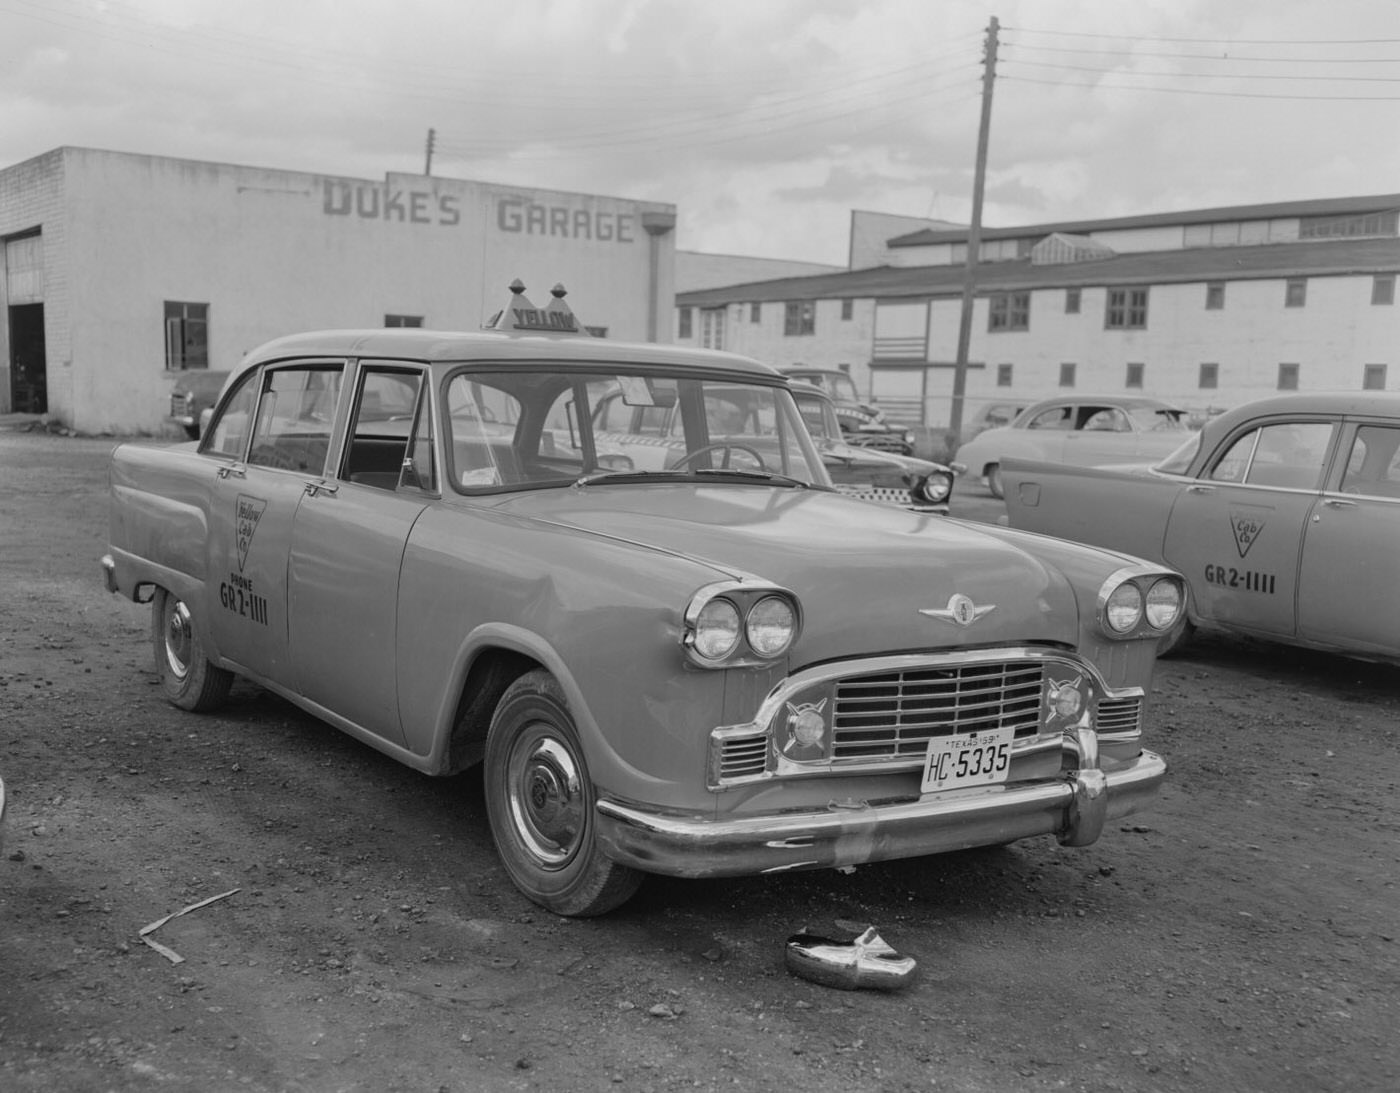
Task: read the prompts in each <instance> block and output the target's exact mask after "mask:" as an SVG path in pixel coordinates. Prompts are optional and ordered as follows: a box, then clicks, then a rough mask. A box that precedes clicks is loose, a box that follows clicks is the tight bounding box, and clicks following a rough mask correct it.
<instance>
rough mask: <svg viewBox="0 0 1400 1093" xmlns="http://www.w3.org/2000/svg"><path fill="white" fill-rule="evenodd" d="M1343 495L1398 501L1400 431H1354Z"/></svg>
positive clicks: (1370, 427) (1375, 427) (1365, 427)
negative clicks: (1389, 498)
mask: <svg viewBox="0 0 1400 1093" xmlns="http://www.w3.org/2000/svg"><path fill="white" fill-rule="evenodd" d="M1342 492H1343V493H1354V494H1360V495H1361V496H1363V497H1392V498H1397V499H1400V428H1393V427H1388V426H1384V425H1363V426H1361V428H1359V429H1357V430H1356V440H1355V442H1354V443H1353V444H1352V448H1351V456H1350V458H1349V459H1348V460H1347V470H1346V474H1345V475H1344V476H1343V478H1342Z"/></svg>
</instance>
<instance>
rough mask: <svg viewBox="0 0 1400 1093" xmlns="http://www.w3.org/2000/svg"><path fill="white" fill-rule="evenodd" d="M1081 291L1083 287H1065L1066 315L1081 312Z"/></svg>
mask: <svg viewBox="0 0 1400 1093" xmlns="http://www.w3.org/2000/svg"><path fill="white" fill-rule="evenodd" d="M1081 291H1082V290H1081V289H1077V288H1067V289H1065V314H1066V315H1078V314H1079V293H1080V292H1081Z"/></svg>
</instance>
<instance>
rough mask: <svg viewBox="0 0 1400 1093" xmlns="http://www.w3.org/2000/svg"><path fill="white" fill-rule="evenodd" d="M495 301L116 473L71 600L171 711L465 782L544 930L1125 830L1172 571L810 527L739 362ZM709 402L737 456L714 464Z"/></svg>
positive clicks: (252, 372) (125, 462)
mask: <svg viewBox="0 0 1400 1093" xmlns="http://www.w3.org/2000/svg"><path fill="white" fill-rule="evenodd" d="M512 289H513V293H514V295H513V297H512V299H511V301H510V303H508V304H507V306H506V307H504V308H503V309H502V310H501V312H500V313H498V315H497V317H496V319H495V320H494V322H493V324H492V326H491V329H489V330H487V331H479V332H476V333H461V334H458V333H448V332H442V331H423V330H415V329H393V330H376V331H339V332H337V331H331V332H322V333H315V334H305V335H297V336H292V337H289V338H284V339H281V340H278V341H275V342H271V343H269V344H268V345H266V346H264V347H262V348H261V349H258V350H256V351H254V352H253V353H252V354H251V355H250V356H249V357H248V358H247V359H246V360H245V361H244V362H243V363H242V364H241V365H240V367H239V369H238V370H237V371H236V372H235V373H234V375H233V377H232V379H231V381H230V383H229V386H228V388H227V389H226V390H225V392H224V393H223V395H222V396H221V397H220V402H219V405H218V406H217V407H216V408H215V411H214V414H213V417H212V419H211V422H210V427H209V429H208V431H207V433H206V435H205V436H204V438H203V439H202V440H201V442H200V444H199V446H198V447H197V448H193V447H190V446H188V445H164V446H161V445H149V444H140V443H128V444H124V445H121V446H119V447H118V448H117V449H116V450H115V451H114V452H113V455H112V464H111V480H112V499H111V545H110V551H109V553H108V554H107V555H106V556H104V558H103V559H102V567H103V571H104V574H105V578H106V582H107V587H108V588H109V589H110V590H112V591H114V592H117V593H119V594H121V595H122V596H125V597H128V598H132V599H135V600H137V601H140V602H147V601H148V602H150V604H151V613H152V645H153V652H154V657H155V666H156V674H157V678H158V681H159V685H160V688H161V691H162V693H163V695H164V696H165V697H166V698H167V699H168V700H169V701H170V702H172V703H174V704H175V705H177V706H179V707H181V708H184V709H187V710H193V711H200V710H209V709H213V708H215V707H217V706H218V705H219V703H220V702H221V701H223V699H224V698H225V697H226V696H227V694H228V691H229V687H230V684H231V682H232V680H233V679H234V677H235V675H238V676H242V677H245V678H247V679H249V680H252V681H254V682H256V683H258V684H260V685H261V686H263V687H265V688H267V689H268V690H270V691H272V692H274V693H276V694H278V695H281V696H283V697H284V698H286V699H287V700H289V701H290V702H292V703H294V704H296V705H298V706H300V707H301V708H303V709H305V710H307V711H308V712H310V713H313V714H315V715H316V716H318V717H321V718H324V719H325V720H327V721H329V722H330V723H331V724H332V725H334V726H335V727H336V728H339V729H341V730H343V731H345V732H347V733H349V734H351V735H352V736H354V737H355V738H357V739H359V740H361V741H363V742H364V743H366V744H368V745H370V746H371V747H374V748H378V749H379V750H381V751H383V752H384V753H386V754H388V755H390V756H392V757H393V758H395V759H396V760H398V761H400V762H402V763H405V764H407V765H408V766H410V767H412V768H415V769H417V770H419V771H422V772H424V773H426V774H433V775H446V774H453V773H456V772H459V771H462V770H465V769H467V768H469V767H472V766H474V765H476V764H481V765H482V767H483V775H484V787H485V788H484V795H485V803H486V813H487V817H488V820H489V824H490V828H491V832H492V835H493V837H494V840H495V843H496V847H497V849H498V851H499V853H500V856H501V860H502V862H503V863H504V866H505V869H506V871H507V872H508V874H509V875H510V877H511V878H512V880H513V881H514V882H515V884H516V885H517V886H518V887H519V889H520V891H521V892H522V893H524V894H525V895H526V896H527V897H529V898H530V899H532V900H534V901H536V902H537V903H539V904H541V905H542V906H544V907H547V908H549V909H550V910H552V911H554V912H556V913H559V914H564V915H593V914H600V913H603V912H605V911H607V910H609V909H611V908H613V907H616V906H618V905H619V904H621V903H622V902H623V901H624V900H626V899H627V898H628V897H629V896H630V895H631V894H632V893H633V892H634V891H635V890H636V888H637V886H638V884H639V883H640V881H641V878H642V876H643V874H646V873H659V874H668V875H672V876H678V877H715V876H729V875H742V874H759V873H770V872H783V871H787V870H792V869H816V868H839V869H844V868H847V867H850V866H854V865H858V864H861V863H863V862H871V861H879V860H885V859H893V858H905V857H914V856H921V855H928V854H933V853H937V852H941V851H947V850H953V849H961V848H966V847H970V846H982V845H1000V844H1003V843H1008V842H1012V841H1015V840H1017V839H1022V838H1026V837H1030V836H1036V835H1044V834H1054V835H1056V836H1057V837H1058V839H1059V840H1060V841H1061V842H1062V843H1064V844H1065V845H1069V846H1079V845H1084V844H1087V843H1090V842H1093V841H1094V840H1095V839H1096V838H1097V837H1098V836H1099V833H1100V832H1101V831H1102V829H1103V826H1104V824H1105V823H1106V822H1108V821H1110V820H1113V819H1115V818H1117V817H1120V816H1123V815H1126V814H1128V813H1130V812H1133V811H1135V810H1137V809H1139V808H1141V807H1143V806H1144V805H1145V804H1146V803H1147V802H1148V801H1149V800H1150V798H1151V797H1152V795H1153V794H1154V793H1155V791H1156V789H1157V787H1158V785H1159V784H1160V782H1161V780H1162V778H1163V776H1164V773H1165V764H1164V763H1163V761H1162V759H1161V758H1160V757H1159V756H1157V755H1156V754H1154V753H1153V752H1151V751H1148V750H1145V749H1144V747H1143V737H1144V726H1145V722H1146V717H1147V703H1148V698H1147V696H1148V694H1149V693H1150V691H1151V678H1152V671H1153V667H1154V664H1155V659H1156V647H1157V643H1158V641H1159V640H1160V639H1161V637H1162V635H1163V634H1165V633H1167V632H1168V631H1169V630H1170V629H1171V628H1172V626H1173V625H1175V622H1176V618H1177V614H1178V611H1179V609H1180V601H1181V598H1182V595H1183V589H1182V582H1181V578H1180V577H1179V576H1178V575H1177V574H1175V573H1173V572H1171V571H1170V570H1169V569H1166V568H1164V567H1162V566H1159V565H1149V564H1145V563H1142V562H1140V561H1138V560H1136V559H1131V558H1126V557H1124V556H1122V555H1120V554H1116V553H1110V552H1104V551H1100V550H1096V549H1092V548H1088V547H1082V546H1076V545H1072V544H1067V543H1062V542H1059V541H1057V540H1054V539H1047V538H1043V537H1039V536H1028V535H1025V534H1023V533H1021V532H1016V531H1012V530H1010V529H1007V528H998V527H995V526H987V525H973V524H968V523H964V522H961V521H954V520H948V519H945V518H942V517H939V518H931V517H930V516H929V515H927V514H925V513H919V512H910V511H906V510H904V509H902V508H897V507H895V506H891V505H871V504H868V503H865V502H861V501H855V500H852V499H850V498H848V497H844V496H842V495H841V494H840V493H838V492H836V491H835V490H834V489H833V488H832V485H831V480H830V477H829V476H828V474H827V471H826V467H825V462H824V460H823V459H822V457H821V455H820V453H819V452H818V450H817V448H816V445H815V444H814V442H813V440H812V438H811V436H810V435H809V433H808V432H807V429H806V428H805V427H804V426H803V424H802V419H801V417H800V415H799V413H798V410H797V406H796V404H795V402H794V400H793V395H792V391H791V390H790V388H789V385H788V382H787V381H786V380H785V379H784V378H783V377H781V376H780V375H778V373H776V372H775V371H773V370H772V369H770V368H768V367H767V366H766V365H763V364H760V363H759V362H757V361H752V360H749V359H746V358H743V357H739V356H734V355H731V354H724V353H714V352H708V351H704V350H687V349H683V348H678V347H674V346H662V345H654V344H637V345H629V344H626V343H619V342H614V341H612V340H603V339H598V338H592V337H589V336H587V334H586V333H585V332H584V330H583V328H582V326H581V325H580V324H579V323H578V321H577V319H576V318H575V317H574V316H573V314H572V312H571V311H569V309H568V308H567V306H566V305H565V304H564V302H563V298H562V292H563V290H562V289H556V290H555V294H556V296H555V300H554V301H553V302H552V303H551V304H550V305H549V306H548V307H547V308H538V307H536V306H535V305H533V304H532V303H531V302H530V301H529V300H528V299H527V298H526V297H525V295H524V290H523V287H522V286H520V285H519V284H518V283H517V284H516V285H514V286H512ZM405 384H407V385H409V386H410V387H411V388H412V389H413V391H414V393H415V397H414V401H413V409H412V412H411V413H410V414H409V415H408V416H407V417H405V416H402V415H400V414H397V413H395V414H392V415H389V416H387V417H385V416H383V415H381V414H379V413H377V412H369V413H367V412H366V408H367V407H369V406H370V405H371V403H375V404H376V405H377V406H379V407H382V406H383V405H385V404H386V402H387V403H393V404H394V405H396V406H401V405H402V401H401V400H400V399H399V398H398V395H399V394H400V393H401V391H402V389H403V387H404V385H405ZM386 392H391V393H392V395H391V397H388V398H386V397H385V395H386ZM736 393H742V394H743V395H744V396H745V400H746V401H747V402H748V403H749V404H750V406H749V408H750V409H751V410H752V412H754V413H757V414H760V415H762V416H763V417H764V418H765V419H767V420H771V421H773V422H774V423H775V428H774V429H773V430H772V433H771V435H766V436H763V437H755V438H753V439H725V437H727V436H732V435H733V433H732V430H733V424H732V422H729V421H727V420H725V415H726V414H727V410H726V407H727V406H733V405H734V404H736V403H738V402H739V401H740V400H739V399H737V398H736V397H735V395H736ZM375 396H378V397H375ZM614 396H620V397H618V398H614ZM604 399H612V400H613V401H612V402H611V403H609V411H612V410H616V411H617V412H618V414H619V415H622V413H623V411H624V410H626V409H637V410H641V411H643V417H647V416H665V415H666V414H668V413H670V412H671V411H676V412H678V414H679V417H680V420H681V422H682V424H683V433H684V444H685V451H684V453H683V454H680V455H676V454H674V453H673V452H672V451H671V448H672V442H671V440H670V439H669V438H647V437H646V434H640V435H633V436H632V437H631V438H630V441H631V443H630V451H631V452H633V453H636V454H637V456H638V457H640V456H641V455H642V454H643V453H645V452H647V451H663V452H665V456H664V458H663V459H662V460H660V461H658V462H657V463H656V465H655V466H646V467H644V466H642V465H641V464H639V463H638V462H636V461H635V460H634V458H633V456H632V455H631V454H629V453H628V450H626V445H624V444H621V443H618V442H617V438H616V437H613V438H607V437H602V436H600V435H599V434H600V432H601V431H603V430H601V429H600V428H599V425H600V424H601V423H602V419H601V418H600V417H599V416H598V414H597V410H598V408H599V406H600V405H601V402H602V400H604ZM607 416H608V418H609V424H608V428H609V429H612V428H613V426H612V424H611V415H610V414H609V415H607ZM621 439H623V440H629V438H628V437H627V435H626V431H625V430H624V431H623V436H622V438H621ZM647 439H651V440H652V441H653V443H651V444H647V443H643V442H642V441H644V440H647Z"/></svg>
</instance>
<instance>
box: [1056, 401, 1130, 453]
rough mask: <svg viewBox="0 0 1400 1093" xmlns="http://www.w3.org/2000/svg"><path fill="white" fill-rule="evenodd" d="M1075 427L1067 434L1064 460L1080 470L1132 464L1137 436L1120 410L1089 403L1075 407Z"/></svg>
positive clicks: (1114, 407)
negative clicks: (1109, 464)
mask: <svg viewBox="0 0 1400 1093" xmlns="http://www.w3.org/2000/svg"><path fill="white" fill-rule="evenodd" d="M1073 420H1074V425H1075V428H1074V429H1073V430H1072V431H1070V432H1068V433H1066V434H1065V446H1064V453H1063V456H1062V461H1063V462H1065V463H1068V464H1071V465H1072V466H1077V467H1093V466H1096V465H1098V464H1101V463H1132V462H1134V461H1135V460H1136V459H1137V454H1138V446H1137V433H1136V431H1135V430H1134V429H1133V423H1132V422H1131V421H1129V420H1128V415H1127V414H1126V413H1124V412H1123V410H1122V408H1121V407H1118V406H1107V405H1094V404H1092V403H1091V404H1086V405H1084V406H1078V407H1076V408H1075V415H1074V419H1073Z"/></svg>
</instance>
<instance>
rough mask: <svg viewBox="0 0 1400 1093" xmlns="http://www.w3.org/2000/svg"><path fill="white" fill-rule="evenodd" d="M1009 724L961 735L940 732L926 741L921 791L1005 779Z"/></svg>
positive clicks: (1008, 757)
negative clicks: (926, 753) (943, 734)
mask: <svg viewBox="0 0 1400 1093" xmlns="http://www.w3.org/2000/svg"><path fill="white" fill-rule="evenodd" d="M1014 735H1015V730H1014V729H1012V728H1010V727H1009V726H1007V727H1004V728H999V729H986V730H985V731H983V732H976V733H967V734H965V735H963V736H940V737H935V738H934V739H932V740H930V741H929V742H928V755H927V756H926V757H925V759H924V782H923V786H922V790H923V792H924V793H937V792H939V791H940V790H945V789H962V788H963V787H964V786H990V785H995V784H996V783H997V782H1004V781H1006V776H1007V774H1008V773H1009V772H1010V770H1011V739H1012V737H1013V736H1014Z"/></svg>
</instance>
